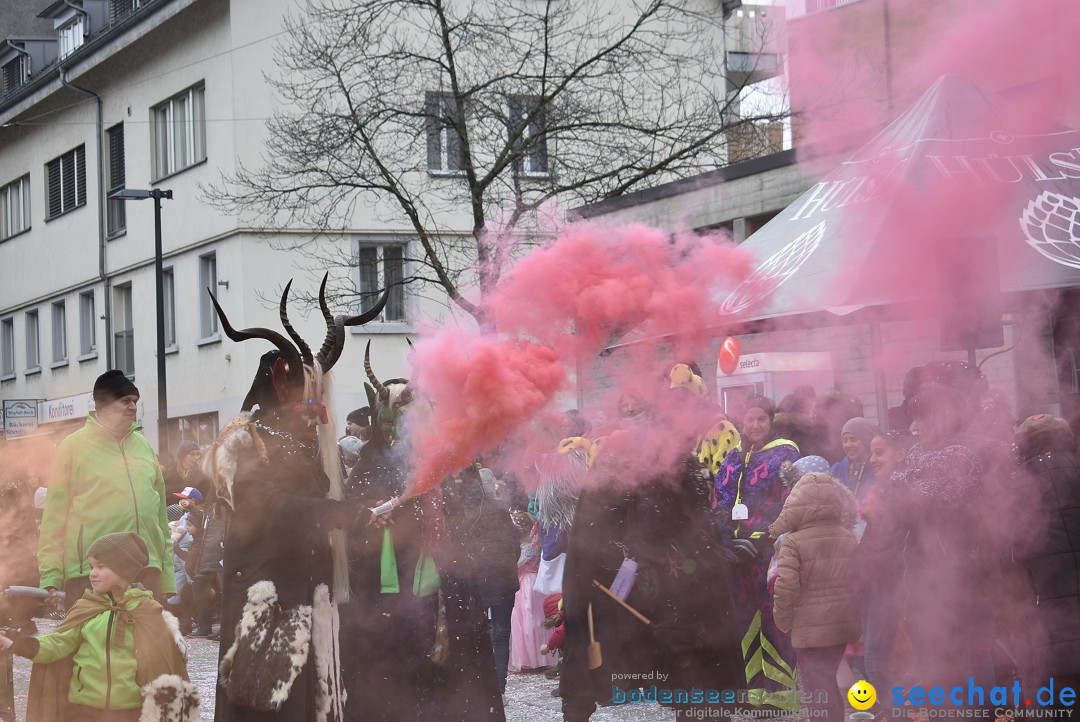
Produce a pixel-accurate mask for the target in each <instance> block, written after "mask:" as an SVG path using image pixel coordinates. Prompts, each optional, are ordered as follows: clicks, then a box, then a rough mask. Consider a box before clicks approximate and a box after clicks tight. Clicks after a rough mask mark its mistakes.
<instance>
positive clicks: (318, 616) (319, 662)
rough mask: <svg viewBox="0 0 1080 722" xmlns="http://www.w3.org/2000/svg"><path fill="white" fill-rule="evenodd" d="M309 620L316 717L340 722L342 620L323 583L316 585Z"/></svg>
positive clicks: (342, 709) (342, 700) (342, 711)
mask: <svg viewBox="0 0 1080 722" xmlns="http://www.w3.org/2000/svg"><path fill="white" fill-rule="evenodd" d="M313 606H314V612H313V615H312V622H311V625H312V626H311V644H312V647H313V649H314V652H315V671H316V673H317V674H318V680H319V681H318V691H317V694H318V699H317V705H318V706H317V708H316V719H318V720H319V722H339V721H340V720H343V719H344V718H345V699H346V693H345V686H344V685H343V684H342V682H341V647H340V645H339V643H338V640H339V638H340V634H341V620H340V617H339V616H338V605H337V603H336V602H331V601H330V590H329V589H328V588H327V586H326V585H325V584H320V585H319V586H317V587H315V604H314V605H313Z"/></svg>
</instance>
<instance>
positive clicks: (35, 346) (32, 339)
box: [24, 309, 41, 373]
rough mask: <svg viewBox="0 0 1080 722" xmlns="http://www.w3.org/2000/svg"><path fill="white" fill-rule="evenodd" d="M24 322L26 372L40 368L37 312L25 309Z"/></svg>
mask: <svg viewBox="0 0 1080 722" xmlns="http://www.w3.org/2000/svg"><path fill="white" fill-rule="evenodd" d="M24 321H25V322H26V373H30V372H32V371H40V370H41V353H40V344H39V342H38V312H37V310H36V309H35V310H33V311H27V312H26V317H25V319H24Z"/></svg>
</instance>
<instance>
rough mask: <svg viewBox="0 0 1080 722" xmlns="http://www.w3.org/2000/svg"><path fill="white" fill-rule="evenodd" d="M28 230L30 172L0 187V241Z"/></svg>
mask: <svg viewBox="0 0 1080 722" xmlns="http://www.w3.org/2000/svg"><path fill="white" fill-rule="evenodd" d="M28 230H30V174H29V173H27V174H26V175H24V176H23V177H22V178H20V179H19V180H17V181H14V182H12V183H8V184H7V185H6V186H4V187H3V188H0V241H2V240H4V239H5V238H11V237H12V236H14V235H15V234H16V233H22V232H23V231H28Z"/></svg>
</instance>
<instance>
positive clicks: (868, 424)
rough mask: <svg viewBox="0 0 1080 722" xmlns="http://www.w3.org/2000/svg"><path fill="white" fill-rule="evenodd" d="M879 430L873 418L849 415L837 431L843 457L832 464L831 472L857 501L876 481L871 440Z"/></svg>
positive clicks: (860, 499)
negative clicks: (871, 454)
mask: <svg viewBox="0 0 1080 722" xmlns="http://www.w3.org/2000/svg"><path fill="white" fill-rule="evenodd" d="M880 433H881V431H879V430H878V427H877V426H876V425H875V424H874V422H873V421H871V420H870V419H864V418H863V417H861V416H856V417H855V418H854V419H848V420H847V421H846V422H845V423H844V428H843V430H842V431H841V432H840V445H841V446H842V447H843V448H844V458H843V459H841V460H840V461H838V462H836V463H835V464H833V467H832V476H833V478H834V479H836V480H837V481H839V482H840V483H841V484H843V485H844V486H846V487H847V488H848V489H850V490H851V493H852V494H854V495H855V500H856V501H859V502H861V501H862V500H863V499H865V498H866V492H867V491H869V490H870V487H872V486H873V485H874V483H875V482H876V481H877V477H876V476H875V475H874V467H873V464H872V463H871V462H870V441H871V440H872V439H873V438H874V437H875V436H877V435H878V434H880Z"/></svg>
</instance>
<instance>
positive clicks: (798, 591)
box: [769, 473, 861, 722]
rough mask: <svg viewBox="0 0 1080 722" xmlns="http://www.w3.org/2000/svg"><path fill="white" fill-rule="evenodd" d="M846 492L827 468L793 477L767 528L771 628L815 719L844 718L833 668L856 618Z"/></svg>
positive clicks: (852, 636) (851, 504)
mask: <svg viewBox="0 0 1080 722" xmlns="http://www.w3.org/2000/svg"><path fill="white" fill-rule="evenodd" d="M855 516H856V509H855V499H854V497H853V496H852V493H851V492H850V491H849V490H848V489H847V488H845V487H844V486H843V485H842V484H840V483H839V482H838V481H836V480H835V479H833V478H832V477H831V476H829V475H828V474H823V473H810V474H806V475H804V476H803V477H802V478H801V479H799V481H798V483H796V484H795V486H794V487H793V488H792V490H791V493H790V494H788V497H787V499H786V500H785V501H784V506H783V508H782V509H781V511H780V515H779V516H778V517H777V518H776V521H775V522H773V523H772V524H771V525H770V526H769V534H770V535H771V536H772V537H773V538H778V537H780V535H784V538H783V539H782V540H781V541H780V550H779V553H778V556H779V560H778V562H777V576H776V584H775V587H774V597H773V619H774V621H775V622H776V626H777V628H779V629H780V630H781V631H783V632H789V633H790V634H791V643H792V646H793V647H794V648H795V656H796V659H797V661H798V670H799V686H800V690H801V692H802V695H801V696H802V699H803V701H804V702H805V703H806V706H807V708H808V709H809V711H810V712H811V713H812V716H813V717H814V718H815V719H826V720H835V721H836V722H843V719H844V701H843V699H844V698H843V695H842V694H841V692H840V689H839V687H838V686H837V684H836V672H837V669H838V668H839V666H840V662H841V660H842V659H843V656H844V648H845V647H846V646H847V644H848V643H849V642H855V641H857V640H858V639H859V634H860V632H861V629H860V626H861V624H860V621H859V620H860V616H859V612H858V607H857V604H856V599H855V595H854V593H853V590H852V589H851V587H850V585H849V572H848V567H849V565H850V563H851V557H852V555H853V554H854V552H855V548H856V546H857V542H856V541H855V535H854V533H852V531H851V527H852V525H853V524H854V522H855Z"/></svg>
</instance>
